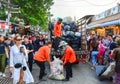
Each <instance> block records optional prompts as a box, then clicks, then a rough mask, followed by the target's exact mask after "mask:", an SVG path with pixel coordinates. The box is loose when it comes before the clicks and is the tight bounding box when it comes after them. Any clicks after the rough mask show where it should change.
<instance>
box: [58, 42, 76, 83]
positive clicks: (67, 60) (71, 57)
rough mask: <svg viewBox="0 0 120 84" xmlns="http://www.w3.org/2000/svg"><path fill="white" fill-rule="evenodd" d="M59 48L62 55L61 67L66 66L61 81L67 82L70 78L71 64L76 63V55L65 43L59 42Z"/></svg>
mask: <svg viewBox="0 0 120 84" xmlns="http://www.w3.org/2000/svg"><path fill="white" fill-rule="evenodd" d="M59 47H62V48H63V52H64V55H63V57H62V60H63V65H65V66H66V78H65V79H64V80H63V81H69V77H72V63H74V62H75V61H76V55H75V52H74V50H73V49H72V48H71V47H70V46H69V45H67V43H66V42H65V41H61V42H60V45H59Z"/></svg>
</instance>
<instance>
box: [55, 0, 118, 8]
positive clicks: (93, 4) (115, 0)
mask: <svg viewBox="0 0 120 84" xmlns="http://www.w3.org/2000/svg"><path fill="white" fill-rule="evenodd" d="M55 1H62V0H55ZM80 1H84V2H86V3H88V4H90V5H92V6H108V5H111V4H113V3H115V2H117V1H118V0H114V1H113V2H110V3H107V4H102V5H100V4H95V3H92V2H90V1H88V0H79V1H70V0H68V1H66V0H65V1H64V2H80ZM62 2H63V1H62ZM55 6H63V7H83V6H67V5H55Z"/></svg>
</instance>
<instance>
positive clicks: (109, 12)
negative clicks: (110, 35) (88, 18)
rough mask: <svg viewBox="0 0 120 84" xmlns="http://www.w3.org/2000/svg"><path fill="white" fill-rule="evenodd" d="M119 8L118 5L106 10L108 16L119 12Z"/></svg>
mask: <svg viewBox="0 0 120 84" xmlns="http://www.w3.org/2000/svg"><path fill="white" fill-rule="evenodd" d="M118 9H119V7H118V6H116V7H113V8H111V9H109V10H107V11H106V17H108V16H112V15H114V14H117V13H118V12H119V11H118Z"/></svg>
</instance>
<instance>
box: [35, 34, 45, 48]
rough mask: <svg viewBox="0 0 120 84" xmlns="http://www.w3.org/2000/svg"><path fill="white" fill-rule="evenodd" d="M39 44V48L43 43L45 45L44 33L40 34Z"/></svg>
mask: <svg viewBox="0 0 120 84" xmlns="http://www.w3.org/2000/svg"><path fill="white" fill-rule="evenodd" d="M37 45H38V49H39V48H40V47H42V46H43V45H45V39H44V37H43V35H42V34H40V35H39V39H37Z"/></svg>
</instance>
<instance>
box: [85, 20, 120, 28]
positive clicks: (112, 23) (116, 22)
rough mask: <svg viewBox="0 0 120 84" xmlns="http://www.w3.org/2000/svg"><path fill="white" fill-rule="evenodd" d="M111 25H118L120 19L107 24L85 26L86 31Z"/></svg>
mask: <svg viewBox="0 0 120 84" xmlns="http://www.w3.org/2000/svg"><path fill="white" fill-rule="evenodd" d="M113 25H120V19H117V20H114V21H109V22H104V23H100V24H96V25H92V26H86V28H87V29H94V28H95V27H106V26H113Z"/></svg>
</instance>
